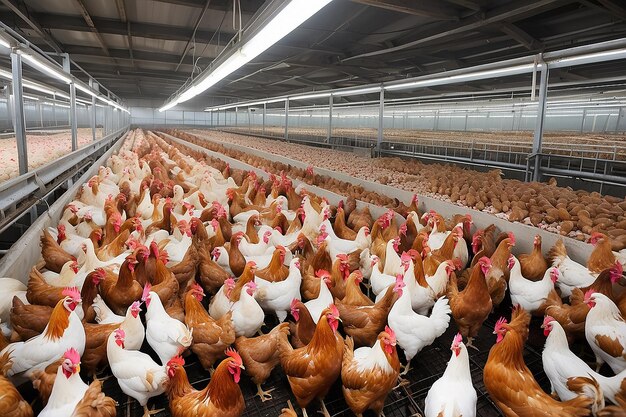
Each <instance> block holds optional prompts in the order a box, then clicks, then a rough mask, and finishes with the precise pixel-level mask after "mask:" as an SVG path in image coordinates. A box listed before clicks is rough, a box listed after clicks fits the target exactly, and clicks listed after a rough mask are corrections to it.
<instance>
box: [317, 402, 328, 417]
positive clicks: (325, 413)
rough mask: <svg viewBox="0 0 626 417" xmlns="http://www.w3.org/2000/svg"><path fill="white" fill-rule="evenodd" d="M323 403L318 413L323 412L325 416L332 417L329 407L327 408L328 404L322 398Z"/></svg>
mask: <svg viewBox="0 0 626 417" xmlns="http://www.w3.org/2000/svg"><path fill="white" fill-rule="evenodd" d="M320 402H321V403H322V409H321V410H319V411H318V413H320V414H322V415H323V416H324V417H331V416H330V413H329V412H328V408H326V404H324V400H320Z"/></svg>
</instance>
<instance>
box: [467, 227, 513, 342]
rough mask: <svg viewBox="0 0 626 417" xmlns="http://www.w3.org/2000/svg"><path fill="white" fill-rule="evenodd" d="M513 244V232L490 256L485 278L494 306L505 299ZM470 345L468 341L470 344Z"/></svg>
mask: <svg viewBox="0 0 626 417" xmlns="http://www.w3.org/2000/svg"><path fill="white" fill-rule="evenodd" d="M513 246H515V236H513V233H509V234H508V237H507V238H505V239H502V241H501V242H500V243H499V244H498V247H497V248H496V251H495V252H494V253H493V255H491V258H490V259H491V268H490V269H489V273H488V274H487V275H486V276H485V279H486V280H487V287H488V288H489V295H490V296H491V301H492V303H493V306H494V307H497V306H499V305H500V303H501V302H502V300H504V295H505V292H506V288H507V282H508V280H509V269H508V261H509V257H510V256H511V248H512V247H513ZM469 345H470V344H469V343H468V346H469Z"/></svg>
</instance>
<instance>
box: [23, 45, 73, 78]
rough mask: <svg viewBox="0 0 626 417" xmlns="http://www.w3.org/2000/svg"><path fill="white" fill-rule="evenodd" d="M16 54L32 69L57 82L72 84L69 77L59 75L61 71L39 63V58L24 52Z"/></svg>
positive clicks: (41, 62)
mask: <svg viewBox="0 0 626 417" xmlns="http://www.w3.org/2000/svg"><path fill="white" fill-rule="evenodd" d="M18 53H19V54H20V55H21V56H22V58H23V59H24V60H25V61H26V62H27V63H28V64H29V65H30V66H32V67H34V68H36V69H38V70H40V71H43V72H45V73H46V74H48V75H50V76H52V77H54V78H56V79H57V80H60V81H63V82H64V83H66V84H69V83H71V82H72V80H71V79H70V77H69V75H65V74H63V73H61V71H59V70H57V69H55V68H52V67H51V66H50V65H49V64H47V63H45V62H43V61H40V60H39V58H36V57H35V56H33V55H31V54H29V53H27V52H24V51H19V50H18Z"/></svg>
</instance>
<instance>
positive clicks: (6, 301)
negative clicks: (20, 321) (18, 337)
mask: <svg viewBox="0 0 626 417" xmlns="http://www.w3.org/2000/svg"><path fill="white" fill-rule="evenodd" d="M0 288H2V292H1V293H0V322H2V323H5V324H6V325H8V324H9V323H10V322H11V307H12V305H13V303H14V302H13V299H14V297H17V298H18V299H19V300H21V302H23V303H25V302H28V300H27V299H26V285H24V283H23V282H22V281H18V280H17V279H13V278H0ZM5 324H3V325H2V326H4V325H5Z"/></svg>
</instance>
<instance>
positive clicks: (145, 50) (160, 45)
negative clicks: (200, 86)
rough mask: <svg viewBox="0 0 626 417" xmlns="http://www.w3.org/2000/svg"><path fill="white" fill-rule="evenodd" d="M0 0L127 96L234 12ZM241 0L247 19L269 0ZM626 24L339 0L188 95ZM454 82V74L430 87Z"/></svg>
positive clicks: (610, 4)
mask: <svg viewBox="0 0 626 417" xmlns="http://www.w3.org/2000/svg"><path fill="white" fill-rule="evenodd" d="M0 1H1V3H0V21H2V22H3V23H5V24H6V25H8V26H10V27H11V28H13V29H15V30H17V31H19V32H20V33H21V34H22V35H23V36H25V37H26V38H27V39H29V40H30V41H31V42H33V43H34V44H35V45H37V46H39V47H40V48H42V49H44V50H46V51H54V49H55V48H58V49H60V50H62V51H64V52H68V53H69V54H70V56H71V58H72V59H73V60H74V61H75V62H76V63H77V64H79V65H80V66H81V67H83V68H84V69H85V70H86V71H88V72H89V73H90V74H91V75H93V76H94V77H95V78H96V79H98V80H99V81H100V82H101V83H102V84H103V85H104V86H106V87H107V88H109V89H111V90H112V91H113V92H114V93H116V94H117V95H119V96H120V97H123V98H145V99H159V100H165V99H166V98H167V97H168V96H170V95H171V94H172V93H173V92H175V91H176V90H177V89H178V88H179V87H180V86H181V85H182V84H183V83H184V82H185V81H186V80H187V79H188V78H189V77H190V75H191V74H192V70H193V69H194V68H195V74H196V75H197V74H198V73H199V71H200V70H201V69H203V68H205V67H206V66H207V65H208V64H209V63H210V62H211V60H212V59H213V58H214V57H215V56H217V54H218V53H219V52H220V51H221V50H222V48H223V47H224V45H225V44H226V43H227V42H228V41H229V40H230V39H231V38H232V37H233V36H234V34H235V33H236V31H237V27H238V24H239V23H238V20H239V19H238V15H236V19H233V0H159V1H154V0H115V1H112V0H46V1H37V0H0ZM239 1H240V3H241V9H242V14H241V20H242V25H243V26H244V27H245V25H246V24H247V23H248V22H249V21H250V19H251V17H252V16H253V15H254V13H256V12H257V11H258V10H260V9H261V8H262V7H263V5H264V3H265V2H264V1H263V0H239ZM268 1H271V0H268ZM311 1H314V0H311ZM233 24H235V26H234V25H233ZM196 25H197V30H196V31H195V34H194V28H195V27H196ZM623 36H626V5H625V4H624V3H623V2H620V1H617V0H579V1H569V0H420V1H413V0H334V1H333V2H331V3H330V4H329V5H328V6H326V7H325V8H324V9H322V10H321V11H320V12H319V13H318V14H317V15H315V16H313V17H312V18H311V19H309V20H308V21H306V22H305V23H304V24H303V25H302V26H300V27H299V28H297V29H296V30H295V31H294V32H292V33H291V34H289V35H288V36H286V37H285V38H284V39H282V40H281V41H280V42H278V43H277V44H276V45H274V46H273V47H271V48H270V49H269V50H268V51H266V52H265V53H264V54H262V55H261V56H259V57H258V58H256V59H255V60H253V61H252V62H251V63H249V64H248V65H246V66H245V67H243V68H241V69H240V70H238V71H236V72H235V73H233V74H231V75H230V76H229V77H227V79H226V80H223V81H222V82H220V83H219V84H218V85H216V86H215V87H213V88H212V89H211V90H210V91H207V92H205V93H204V94H202V95H201V96H199V97H197V98H196V99H194V101H193V102H191V104H194V103H195V104H196V105H198V106H202V105H208V104H220V103H223V102H225V101H232V100H244V99H256V98H263V97H268V96H274V95H281V94H286V93H291V92H295V91H305V90H318V89H327V88H339V87H350V86H357V85H360V84H366V83H376V82H382V81H389V80H393V79H398V78H404V77H412V76H419V75H424V74H429V73H433V72H441V71H448V70H452V69H457V68H462V67H468V66H472V65H478V64H483V63H488V62H494V61H499V60H503V59H507V58H514V57H518V56H526V55H529V54H531V53H537V52H541V51H551V50H557V49H561V48H565V47H571V46H577V45H584V44H589V43H593V42H598V41H604V40H609V39H615V38H618V37H623ZM194 63H195V67H194ZM620 67H621V68H623V67H622V66H621V65H619V64H617V63H607V64H605V65H594V66H593V67H591V68H576V69H573V70H567V69H565V70H563V69H561V70H558V71H554V72H553V73H552V74H551V77H552V78H556V79H557V80H561V81H578V80H583V79H589V78H599V77H608V76H615V75H619V74H620V73H621V74H622V75H624V71H623V70H620ZM498 82H499V81H498V80H494V81H493V82H482V83H480V84H479V85H472V86H468V88H470V89H471V88H474V89H489V88H493V87H495V86H497V84H498ZM524 82H526V81H524ZM450 88H452V89H455V88H457V89H458V88H459V86H449V87H445V86H442V87H439V88H433V89H430V90H429V93H433V92H443V91H449V89H450Z"/></svg>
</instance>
